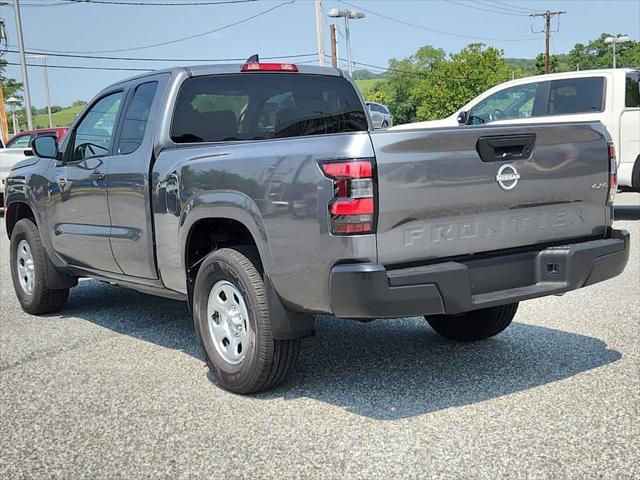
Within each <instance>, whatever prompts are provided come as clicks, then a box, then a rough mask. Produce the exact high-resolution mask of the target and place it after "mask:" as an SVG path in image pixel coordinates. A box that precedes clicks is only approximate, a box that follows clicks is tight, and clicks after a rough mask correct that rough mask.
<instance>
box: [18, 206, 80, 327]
mask: <svg viewBox="0 0 640 480" xmlns="http://www.w3.org/2000/svg"><path fill="white" fill-rule="evenodd" d="M10 251H11V253H10V257H11V258H10V261H11V277H12V279H13V288H14V290H15V291H16V296H17V297H18V301H19V302H20V305H21V306H22V309H23V310H24V311H25V312H27V313H31V314H33V315H42V314H45V313H52V312H57V311H58V310H60V309H61V308H62V307H63V306H64V304H65V303H66V302H67V297H68V296H69V289H68V288H65V289H60V290H54V289H51V288H48V287H47V281H46V269H47V261H49V259H48V258H47V252H46V250H45V249H44V246H43V245H42V239H41V238H40V232H39V231H38V227H36V226H35V225H34V223H33V222H32V221H31V220H28V219H26V218H25V219H22V220H20V221H18V223H16V225H15V227H13V231H12V232H11V245H10Z"/></svg>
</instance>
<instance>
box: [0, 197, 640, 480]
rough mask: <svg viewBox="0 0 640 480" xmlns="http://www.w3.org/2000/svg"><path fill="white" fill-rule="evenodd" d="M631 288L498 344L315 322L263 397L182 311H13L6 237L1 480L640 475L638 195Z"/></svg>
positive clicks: (111, 302) (133, 305)
mask: <svg viewBox="0 0 640 480" xmlns="http://www.w3.org/2000/svg"><path fill="white" fill-rule="evenodd" d="M617 202H618V204H619V206H618V207H617V217H618V220H617V221H616V226H617V227H623V228H626V229H628V230H630V231H631V232H632V244H633V245H632V252H631V259H630V262H629V265H628V267H627V269H626V271H625V272H624V274H623V275H622V276H620V277H618V278H615V279H612V280H609V281H607V282H604V283H601V284H598V285H595V286H593V287H590V288H587V289H583V290H579V291H576V292H571V293H568V294H566V295H564V296H563V297H547V298H543V299H538V300H531V301H528V302H524V303H522V304H521V306H520V310H519V312H518V314H517V316H516V319H515V323H514V324H513V325H512V326H511V327H509V328H508V329H507V330H506V331H505V332H504V333H502V334H501V335H499V336H497V337H495V338H493V339H490V340H488V341H486V342H481V343H474V344H455V343H451V342H448V341H446V340H444V339H442V338H440V337H438V336H437V335H436V334H435V333H434V332H433V331H432V330H430V328H429V327H428V325H427V324H426V322H425V321H424V320H423V319H420V318H408V319H403V320H378V321H374V322H371V323H366V324H365V323H356V322H352V321H345V320H337V319H335V318H331V317H320V318H319V319H318V321H317V322H316V328H317V334H316V336H315V337H313V338H309V339H307V340H305V341H304V348H303V352H302V356H301V360H300V363H299V366H298V370H297V373H296V375H295V376H294V377H293V378H292V379H291V381H290V382H289V383H288V384H286V385H285V386H283V387H282V388H280V389H278V390H275V391H272V392H269V393H263V394H259V395H254V396H250V397H241V396H237V395H233V394H230V393H228V392H226V391H224V390H222V389H221V388H220V387H219V386H218V385H217V383H216V380H215V378H213V377H212V376H211V375H210V374H209V373H208V370H207V367H206V365H205V364H204V362H203V359H202V356H201V355H200V353H199V351H198V349H197V347H196V343H195V339H194V331H193V325H192V320H191V317H190V315H189V312H188V310H187V308H186V305H185V304H182V303H179V302H174V301H170V300H165V299H159V298H155V297H151V296H147V295H143V294H140V293H137V292H134V291H129V290H126V289H124V288H120V287H114V286H110V285H106V284H103V283H100V282H96V281H92V280H87V281H82V282H80V284H79V286H78V287H77V288H75V289H73V290H72V292H71V295H70V300H69V303H68V305H67V308H66V309H65V310H64V311H63V312H62V313H61V314H58V315H50V316H44V317H34V316H31V315H28V314H25V313H24V312H22V310H21V309H20V307H19V305H18V302H17V300H16V299H15V296H14V293H13V287H12V285H11V279H10V273H9V267H8V240H7V238H6V235H5V231H4V222H2V223H3V226H2V227H0V264H1V266H0V290H1V294H0V295H1V296H0V300H1V302H0V479H16V478H38V479H39V478H47V479H49V478H64V479H80V478H90V479H101V478H123V479H137V478H171V479H179V478H184V479H195V478H208V479H212V478H220V479H227V478H229V479H230V478H341V479H342V478H361V479H369V478H465V479H475V478H482V479H485V478H486V479H495V478H509V479H518V478H523V479H524V478H527V479H528V478H558V479H567V478H571V479H574V478H575V479H596V478H597V479H600V478H610V479H626V478H628V479H632V478H636V479H637V478H640V421H639V413H640V347H639V346H640V288H639V287H640V265H639V263H640V242H639V241H638V239H639V238H640V195H638V194H623V195H619V196H618V200H617Z"/></svg>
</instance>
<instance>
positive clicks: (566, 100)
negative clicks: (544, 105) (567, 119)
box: [548, 77, 604, 115]
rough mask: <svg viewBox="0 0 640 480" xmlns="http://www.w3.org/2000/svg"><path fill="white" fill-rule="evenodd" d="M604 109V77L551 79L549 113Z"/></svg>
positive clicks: (591, 111) (585, 111)
mask: <svg viewBox="0 0 640 480" xmlns="http://www.w3.org/2000/svg"><path fill="white" fill-rule="evenodd" d="M603 110H604V77H588V78H568V79H564V80H553V81H552V82H551V87H550V90H549V110H548V114H549V115H565V114H572V113H596V112H602V111H603Z"/></svg>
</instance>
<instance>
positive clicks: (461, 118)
mask: <svg viewBox="0 0 640 480" xmlns="http://www.w3.org/2000/svg"><path fill="white" fill-rule="evenodd" d="M468 121H469V112H465V111H464V110H463V111H462V112H460V113H459V114H458V123H459V124H460V125H466V124H467V122H468Z"/></svg>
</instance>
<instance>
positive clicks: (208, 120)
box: [171, 73, 368, 143]
mask: <svg viewBox="0 0 640 480" xmlns="http://www.w3.org/2000/svg"><path fill="white" fill-rule="evenodd" d="M367 129H368V125H367V117H366V114H365V112H364V109H363V106H362V104H361V103H360V99H359V97H358V95H357V94H356V91H355V89H354V88H353V86H352V85H351V84H350V83H349V82H348V81H347V80H346V79H344V78H342V77H333V76H321V75H304V74H283V73H240V74H230V75H212V76H201V77H194V78H190V79H188V80H185V82H184V83H183V85H182V87H181V89H180V92H179V93H178V98H177V100H176V108H175V111H174V115H173V123H172V126H171V138H172V139H173V141H175V142H178V143H187V142H220V141H235V140H262V139H269V138H286V137H299V136H304V135H320V134H326V133H342V132H357V131H366V130H367Z"/></svg>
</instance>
